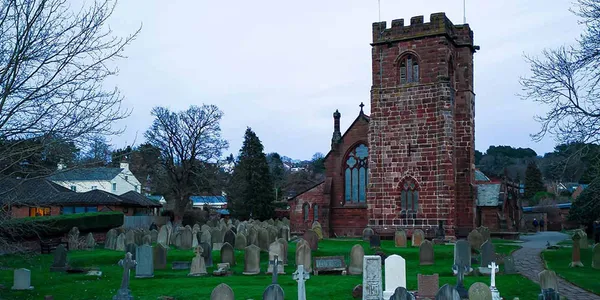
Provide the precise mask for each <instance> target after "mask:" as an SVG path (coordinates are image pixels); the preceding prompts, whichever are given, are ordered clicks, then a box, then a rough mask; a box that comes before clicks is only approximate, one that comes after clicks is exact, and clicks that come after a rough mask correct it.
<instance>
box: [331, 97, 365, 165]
mask: <svg viewBox="0 0 600 300" xmlns="http://www.w3.org/2000/svg"><path fill="white" fill-rule="evenodd" d="M359 120H365V121H367V123H369V121H371V117H370V116H368V115H366V114H365V113H364V112H363V111H362V109H361V111H360V113H359V114H358V117H356V119H354V122H352V124H350V126H348V129H346V131H344V134H342V139H341V140H344V137H345V136H346V134H347V133H348V132H350V129H352V127H354V125H355V124H356V123H357V122H358V121H359ZM332 151H333V150H329V152H327V155H325V159H327V157H328V156H329V155H330V154H331V152H332Z"/></svg>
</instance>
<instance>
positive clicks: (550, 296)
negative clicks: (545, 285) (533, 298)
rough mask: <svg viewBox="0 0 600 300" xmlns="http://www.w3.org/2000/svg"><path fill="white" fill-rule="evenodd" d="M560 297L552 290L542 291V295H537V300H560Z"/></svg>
mask: <svg viewBox="0 0 600 300" xmlns="http://www.w3.org/2000/svg"><path fill="white" fill-rule="evenodd" d="M560 299H561V297H560V295H559V294H558V292H557V291H555V290H554V289H544V290H542V293H541V294H539V295H538V300H560Z"/></svg>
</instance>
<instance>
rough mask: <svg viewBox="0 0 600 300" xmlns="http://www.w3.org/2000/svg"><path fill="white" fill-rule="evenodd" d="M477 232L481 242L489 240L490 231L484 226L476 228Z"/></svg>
mask: <svg viewBox="0 0 600 300" xmlns="http://www.w3.org/2000/svg"><path fill="white" fill-rule="evenodd" d="M476 230H477V231H479V233H480V234H481V238H482V242H483V243H485V242H487V241H489V240H490V229H489V228H487V227H485V226H480V227H477V228H476Z"/></svg>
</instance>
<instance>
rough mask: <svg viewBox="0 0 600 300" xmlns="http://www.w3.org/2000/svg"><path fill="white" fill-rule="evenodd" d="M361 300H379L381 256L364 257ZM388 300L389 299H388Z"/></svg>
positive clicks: (381, 292) (381, 290) (380, 293)
mask: <svg viewBox="0 0 600 300" xmlns="http://www.w3.org/2000/svg"><path fill="white" fill-rule="evenodd" d="M362 286H363V292H362V298H363V300H381V299H382V297H383V288H382V285H381V256H377V255H365V257H364V260H363V283H362ZM388 299H389V298H388Z"/></svg>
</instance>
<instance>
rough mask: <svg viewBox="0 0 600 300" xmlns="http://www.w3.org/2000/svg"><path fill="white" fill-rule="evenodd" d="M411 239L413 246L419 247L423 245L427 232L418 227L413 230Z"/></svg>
mask: <svg viewBox="0 0 600 300" xmlns="http://www.w3.org/2000/svg"><path fill="white" fill-rule="evenodd" d="M411 240H412V246H413V247H419V246H421V243H423V241H424V240H425V233H424V232H423V230H421V229H416V230H415V231H413V234H412V237H411Z"/></svg>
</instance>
